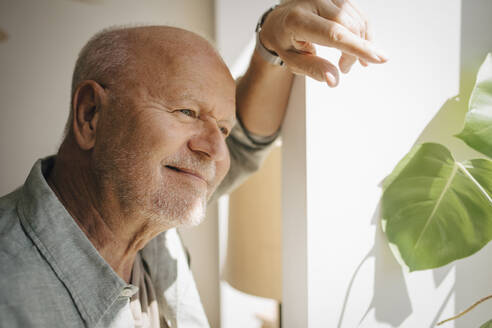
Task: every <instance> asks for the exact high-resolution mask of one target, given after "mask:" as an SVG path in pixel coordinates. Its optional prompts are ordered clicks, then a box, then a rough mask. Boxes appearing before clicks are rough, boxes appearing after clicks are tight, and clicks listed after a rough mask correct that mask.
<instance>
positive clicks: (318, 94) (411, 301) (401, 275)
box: [283, 0, 492, 328]
mask: <svg viewBox="0 0 492 328" xmlns="http://www.w3.org/2000/svg"><path fill="white" fill-rule="evenodd" d="M357 4H359V5H360V7H361V8H362V9H363V11H364V12H365V13H367V15H368V17H370V20H371V22H372V23H373V27H374V29H375V32H376V43H377V45H379V47H380V48H382V49H384V50H386V51H387V52H388V53H389V55H390V62H389V63H387V64H386V65H383V66H377V65H372V66H370V67H369V68H361V67H360V66H358V67H356V68H355V69H353V71H352V72H351V73H350V74H349V75H347V76H343V77H342V80H341V83H340V86H339V87H338V88H335V89H329V88H327V87H326V85H325V84H323V83H319V82H316V81H313V80H311V79H306V81H305V83H303V82H302V81H300V80H299V79H298V80H297V81H296V90H294V94H295V96H294V97H291V104H290V108H289V113H288V118H287V121H286V124H285V127H284V134H283V137H284V140H283V141H284V143H283V145H284V146H283V152H284V163H283V167H284V168H285V169H286V170H287V171H285V173H284V174H285V175H284V190H283V192H284V195H285V199H284V208H283V212H284V213H285V214H284V215H285V217H284V236H283V238H284V241H285V242H284V280H283V281H284V289H283V292H284V303H283V304H284V311H283V313H284V319H283V322H284V323H285V327H368V328H373V327H377V328H379V327H381V328H384V327H404V328H406V327H408V328H414V327H433V326H434V325H435V323H437V322H438V321H440V320H442V319H445V318H448V317H451V316H453V315H454V314H456V313H458V312H460V311H462V310H463V309H464V308H466V307H467V306H468V305H471V304H472V303H473V302H474V301H476V300H478V299H480V298H481V297H484V296H486V295H488V294H490V293H491V291H492V279H490V277H491V276H492V267H491V266H490V265H489V263H490V258H491V256H492V244H490V245H488V246H486V247H485V248H484V249H482V250H481V251H480V252H479V253H477V254H475V255H473V256H472V257H470V258H467V259H464V260H461V261H458V262H455V263H452V264H449V265H447V266H445V267H443V268H440V269H436V270H428V271H424V272H414V273H407V272H403V270H402V269H401V267H400V266H399V265H398V264H397V262H396V260H395V259H394V258H393V255H392V254H391V252H390V250H389V248H388V245H387V242H386V239H385V236H384V234H383V233H382V232H381V228H380V224H379V222H380V211H379V200H380V197H381V188H380V183H381V181H382V180H383V179H384V177H385V176H386V175H387V174H389V173H390V172H391V171H392V169H393V167H394V166H395V165H396V163H397V162H398V161H399V160H400V159H401V158H402V157H403V156H404V155H405V154H406V153H407V152H408V151H409V149H410V148H411V147H412V145H413V144H414V143H415V142H422V141H430V140H432V141H436V142H440V143H443V144H445V145H446V146H448V147H449V148H450V149H451V150H452V151H453V152H454V153H455V154H457V158H458V159H464V158H468V157H470V156H476V155H477V154H476V153H474V152H473V151H470V150H468V148H467V147H466V146H465V145H464V144H463V143H462V142H461V141H459V140H457V139H453V138H452V134H454V133H456V132H458V131H460V129H461V127H462V122H463V116H464V113H465V111H466V98H467V97H468V95H467V94H466V93H467V92H468V93H469V91H470V89H471V84H470V83H472V81H471V80H470V76H474V74H476V69H477V68H478V65H479V64H480V62H481V61H482V60H483V59H484V58H485V53H486V52H487V51H491V50H492V38H491V37H490V33H483V32H480V31H491V30H492V23H491V20H490V19H488V18H487V16H489V15H490V13H492V2H490V1H488V0H481V1H479V0H474V1H459V0H452V1H450V0H439V1H437V0H436V1H424V0H418V1H404V0H395V1H390V2H389V1H383V0H371V1H369V0H359V1H357ZM462 13H463V17H462ZM319 53H320V54H321V55H323V56H326V57H328V58H336V57H335V56H334V55H333V52H331V51H329V50H327V49H319ZM334 60H336V59H334ZM460 90H461V91H462V94H461V101H457V100H456V99H454V97H455V96H457V95H458V94H459V92H460ZM303 122H304V123H303ZM289 170H290V171H289ZM292 172H297V175H295V176H293V175H292ZM491 313H492V304H483V305H481V307H478V308H476V309H475V310H474V311H473V312H471V313H470V314H468V315H466V316H465V317H463V318H461V319H459V320H457V321H455V322H452V323H449V324H446V327H460V328H465V327H466V328H470V327H479V326H480V324H482V323H484V322H486V321H487V320H489V319H491V318H492V314H491Z"/></svg>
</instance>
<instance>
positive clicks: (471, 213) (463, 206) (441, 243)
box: [382, 143, 492, 271]
mask: <svg viewBox="0 0 492 328" xmlns="http://www.w3.org/2000/svg"><path fill="white" fill-rule="evenodd" d="M383 188H384V193H383V198H382V227H383V230H384V232H385V233H386V235H387V237H388V241H389V243H390V246H391V249H392V251H393V253H394V254H395V256H396V257H397V259H399V260H400V262H402V264H403V265H405V266H407V267H408V269H409V270H410V271H415V270H424V269H431V268H436V267H440V266H443V265H445V264H447V263H449V262H452V261H454V260H457V259H460V258H463V257H466V256H469V255H471V254H473V253H475V252H477V251H478V250H480V249H481V248H482V247H483V246H485V245H486V244H487V243H488V242H489V241H490V240H491V239H492V161H490V160H488V159H474V160H471V161H467V162H464V163H458V162H456V161H455V160H454V158H453V157H452V155H451V153H450V152H449V150H448V149H446V147H444V146H442V145H439V144H435V143H425V144H421V145H418V146H416V147H414V148H413V149H412V150H411V151H410V152H409V153H408V154H407V155H406V156H405V157H404V158H403V159H402V160H401V161H400V163H399V164H398V165H397V166H396V168H395V169H394V171H393V172H392V173H391V174H390V175H389V176H388V177H387V178H386V180H385V183H384V184H383Z"/></svg>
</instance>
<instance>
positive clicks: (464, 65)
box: [338, 0, 492, 328]
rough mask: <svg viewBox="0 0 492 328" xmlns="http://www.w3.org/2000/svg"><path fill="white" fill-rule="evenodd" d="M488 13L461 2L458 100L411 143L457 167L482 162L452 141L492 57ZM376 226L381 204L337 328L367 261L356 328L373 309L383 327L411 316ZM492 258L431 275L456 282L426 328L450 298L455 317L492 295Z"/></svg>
mask: <svg viewBox="0 0 492 328" xmlns="http://www.w3.org/2000/svg"><path fill="white" fill-rule="evenodd" d="M491 12H492V1H489V0H477V1H462V14H461V15H462V22H461V23H462V27H461V65H460V66H461V67H460V95H458V96H455V97H452V98H450V99H448V100H447V101H445V103H444V104H443V105H442V107H441V108H440V110H439V112H438V113H437V114H436V115H435V116H434V118H433V119H432V120H431V122H429V124H428V125H427V126H426V127H425V129H424V130H423V131H422V133H421V134H420V136H419V137H418V138H417V140H416V142H415V144H421V143H424V142H431V141H432V142H438V143H441V144H443V145H445V146H446V147H447V148H448V149H449V150H450V151H451V153H452V154H453V156H454V157H455V159H456V160H458V161H463V160H466V159H471V158H478V157H484V156H483V155H481V154H480V153H478V152H476V151H474V150H473V149H471V148H470V147H468V146H466V145H465V144H464V143H463V142H462V141H461V140H459V139H458V138H455V137H454V135H455V134H457V133H458V132H460V131H461V129H462V127H463V124H464V117H465V114H466V112H467V109H468V100H469V97H470V93H471V90H472V88H473V86H474V83H475V78H476V74H477V72H478V68H479V66H480V64H481V63H482V62H483V60H484V59H485V56H486V54H487V53H488V52H491V51H492V38H491V37H490V34H487V33H485V34H484V33H483V31H484V30H492V21H491V20H490V17H487V15H489V16H490V13H491ZM485 25H486V26H485ZM435 83H436V88H438V87H439V80H438V79H436V82H435ZM388 173H389V172H388ZM380 222H381V212H380V204H378V206H377V208H376V210H375V212H374V215H373V218H372V224H374V225H376V226H377V229H376V233H375V237H374V246H373V247H372V249H371V250H370V251H369V252H368V254H367V255H366V256H365V257H364V258H363V259H362V261H361V262H360V264H359V265H358V266H357V268H356V270H355V271H354V273H353V275H352V278H351V281H350V284H349V286H348V288H347V291H346V295H345V299H344V303H343V308H342V311H341V314H340V318H339V321H338V328H341V327H342V325H343V320H344V315H345V311H346V307H347V303H348V301H349V297H350V294H351V289H352V286H353V283H354V281H355V280H356V277H357V275H358V273H359V271H360V269H361V267H362V266H363V264H364V263H365V262H366V261H367V260H368V259H370V258H371V257H374V259H375V266H374V270H375V273H374V295H373V297H372V300H371V303H370V305H369V307H368V309H367V311H366V312H365V314H364V315H363V316H362V317H361V319H360V321H359V323H362V322H363V320H364V319H365V317H366V316H367V315H368V313H369V312H370V311H371V310H372V309H374V311H375V312H374V313H375V317H376V319H377V320H378V321H379V322H381V323H387V324H389V325H391V326H392V327H399V326H400V325H402V324H403V322H404V321H405V320H406V319H407V318H408V317H409V316H410V315H411V314H412V312H413V310H412V305H411V301H410V296H409V293H408V288H407V285H406V282H405V277H404V274H403V270H402V268H401V267H400V265H399V264H398V263H397V261H396V259H395V258H394V257H393V255H392V254H391V250H390V248H389V246H388V243H387V239H386V236H385V235H384V233H383V231H382V229H381V226H380ZM491 258H492V247H490V245H488V247H487V246H486V247H484V248H483V249H482V250H480V251H479V252H477V253H476V254H474V255H472V256H471V257H469V258H466V259H461V260H459V261H456V262H453V263H452V264H449V265H446V266H444V267H441V268H438V269H434V270H432V273H433V278H434V285H435V287H436V288H437V287H439V286H440V285H441V284H442V282H443V281H444V280H445V278H446V277H447V276H448V275H449V273H450V272H451V271H453V269H455V271H456V277H455V283H454V286H453V287H452V288H451V289H450V290H449V292H448V294H447V295H446V297H445V298H444V299H443V301H442V304H441V305H440V307H439V308H436V309H435V311H436V312H435V317H434V319H433V320H432V323H431V325H430V327H435V326H436V323H437V322H438V320H439V319H442V318H440V317H441V315H442V312H443V311H444V309H445V308H446V305H447V304H448V302H449V301H450V300H451V296H452V295H453V294H454V295H455V313H460V312H461V311H463V310H464V309H465V308H467V307H468V306H469V305H471V304H472V303H473V302H475V301H476V300H478V299H480V298H482V297H484V296H486V295H489V294H490V293H491V292H492V281H491V280H490V270H484V269H483V268H484V263H489V262H490V259H491ZM395 300H397V301H398V302H399V309H400V311H394V306H393V305H394V302H395ZM487 311H488V312H489V313H487ZM489 314H490V306H487V305H482V307H478V308H477V309H474V310H473V312H472V313H470V314H467V315H466V316H465V317H464V318H463V319H459V320H456V321H454V327H455V328H470V327H479V326H480V325H481V324H483V323H484V322H482V321H483V320H482V319H479V318H483V317H486V316H487V315H489Z"/></svg>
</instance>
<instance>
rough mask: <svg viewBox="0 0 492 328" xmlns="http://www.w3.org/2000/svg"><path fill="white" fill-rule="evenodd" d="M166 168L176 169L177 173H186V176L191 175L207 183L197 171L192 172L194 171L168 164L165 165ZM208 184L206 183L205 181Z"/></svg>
mask: <svg viewBox="0 0 492 328" xmlns="http://www.w3.org/2000/svg"><path fill="white" fill-rule="evenodd" d="M166 168H168V169H170V170H173V171H176V172H178V173H183V174H186V175H188V176H191V177H194V178H197V179H200V180H202V181H203V182H205V183H207V181H206V180H205V179H204V178H203V177H201V176H200V175H199V174H197V173H194V172H191V171H187V170H183V169H180V168H178V167H175V166H170V165H166ZM207 184H208V183H207Z"/></svg>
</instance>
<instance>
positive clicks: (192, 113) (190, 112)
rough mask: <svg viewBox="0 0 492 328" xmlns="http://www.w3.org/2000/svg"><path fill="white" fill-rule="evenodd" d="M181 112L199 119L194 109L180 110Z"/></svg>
mask: <svg viewBox="0 0 492 328" xmlns="http://www.w3.org/2000/svg"><path fill="white" fill-rule="evenodd" d="M179 112H180V113H182V114H184V115H186V116H189V117H192V118H196V117H197V115H196V112H195V111H194V110H192V109H180V110H179Z"/></svg>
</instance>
